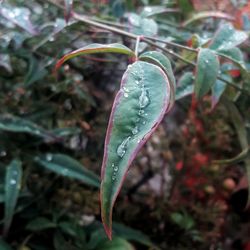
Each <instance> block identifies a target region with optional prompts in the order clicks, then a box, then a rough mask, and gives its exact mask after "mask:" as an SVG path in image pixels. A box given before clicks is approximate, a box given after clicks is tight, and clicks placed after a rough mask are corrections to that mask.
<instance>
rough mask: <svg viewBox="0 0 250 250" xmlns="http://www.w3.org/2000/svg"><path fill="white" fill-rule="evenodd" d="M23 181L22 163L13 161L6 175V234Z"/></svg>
mask: <svg viewBox="0 0 250 250" xmlns="http://www.w3.org/2000/svg"><path fill="white" fill-rule="evenodd" d="M21 181H22V163H21V161H19V160H13V161H12V162H11V163H10V164H9V165H8V167H7V170H6V175H5V195H4V234H5V235H6V234H7V233H8V231H9V227H10V225H11V222H12V218H13V215H14V211H15V207H16V203H17V199H18V195H19V191H20V188H21Z"/></svg>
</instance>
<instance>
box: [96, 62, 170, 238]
mask: <svg viewBox="0 0 250 250" xmlns="http://www.w3.org/2000/svg"><path fill="white" fill-rule="evenodd" d="M171 93H172V92H171V86H170V82H169V79H168V77H167V75H166V74H165V72H164V71H163V70H162V69H161V68H160V67H158V66H156V65H154V64H150V63H147V62H142V61H137V62H135V63H133V64H132V65H129V66H128V69H127V71H126V72H125V73H124V75H123V78H122V81H121V87H120V90H119V92H118V93H117V95H116V98H115V100H114V103H113V108H112V112H111V115H110V120H109V125H108V129H107V132H106V139H105V145H104V157H103V163H102V183H101V195H100V196H101V210H102V220H103V224H104V227H105V231H106V233H107V235H108V236H109V238H111V235H112V210H113V205H114V202H115V200H116V197H117V195H118V193H119V190H120V188H121V186H122V183H123V181H124V178H125V176H126V173H127V171H128V168H129V166H130V164H131V163H132V161H133V160H134V158H135V157H136V155H137V153H138V152H139V150H140V149H141V148H142V146H143V145H144V144H145V142H146V141H147V140H148V138H149V137H150V135H151V134H152V133H153V132H154V130H155V129H156V128H157V127H158V125H159V123H160V122H161V120H162V119H163V117H164V115H165V113H166V111H167V110H168V109H169V106H170V105H171V102H170V98H171V97H170V95H171Z"/></svg>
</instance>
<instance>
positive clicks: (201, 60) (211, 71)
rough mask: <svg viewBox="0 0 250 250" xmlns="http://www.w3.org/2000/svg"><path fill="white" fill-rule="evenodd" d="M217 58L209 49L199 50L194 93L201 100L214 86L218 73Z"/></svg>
mask: <svg viewBox="0 0 250 250" xmlns="http://www.w3.org/2000/svg"><path fill="white" fill-rule="evenodd" d="M219 67H220V64H219V59H218V56H217V55H216V54H215V53H214V52H213V51H212V50H210V49H200V51H199V53H198V59H197V69H196V79H195V86H194V92H195V94H196V96H197V98H201V97H202V96H204V95H205V94H207V92H208V91H209V90H210V89H211V87H212V86H213V85H214V84H215V81H216V78H217V75H218V72H219Z"/></svg>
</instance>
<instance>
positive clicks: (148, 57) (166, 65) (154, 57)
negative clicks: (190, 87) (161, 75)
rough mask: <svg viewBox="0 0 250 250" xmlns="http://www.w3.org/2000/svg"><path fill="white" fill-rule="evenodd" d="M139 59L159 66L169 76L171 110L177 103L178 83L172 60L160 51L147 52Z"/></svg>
mask: <svg viewBox="0 0 250 250" xmlns="http://www.w3.org/2000/svg"><path fill="white" fill-rule="evenodd" d="M139 59H140V60H141V61H145V62H149V63H152V64H155V65H156V66H159V67H160V68H161V69H162V70H163V71H164V72H165V74H166V75H167V77H168V79H169V81H170V87H171V94H170V97H171V105H170V106H169V108H171V107H172V106H173V104H174V101H175V88H176V82H175V77H174V73H173V69H172V65H171V62H170V60H169V59H168V58H167V57H166V56H165V55H164V54H162V53H160V52H158V51H149V52H145V53H143V54H142V55H140V57H139Z"/></svg>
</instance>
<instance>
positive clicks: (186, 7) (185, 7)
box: [177, 0, 194, 16]
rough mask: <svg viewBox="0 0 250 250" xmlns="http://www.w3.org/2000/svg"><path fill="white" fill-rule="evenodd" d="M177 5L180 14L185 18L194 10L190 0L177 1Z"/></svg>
mask: <svg viewBox="0 0 250 250" xmlns="http://www.w3.org/2000/svg"><path fill="white" fill-rule="evenodd" d="M177 3H178V6H179V8H180V10H181V12H182V14H183V15H185V16H188V15H189V14H190V13H191V12H192V11H193V10H194V8H193V5H192V3H191V1H190V0H178V1H177Z"/></svg>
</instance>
